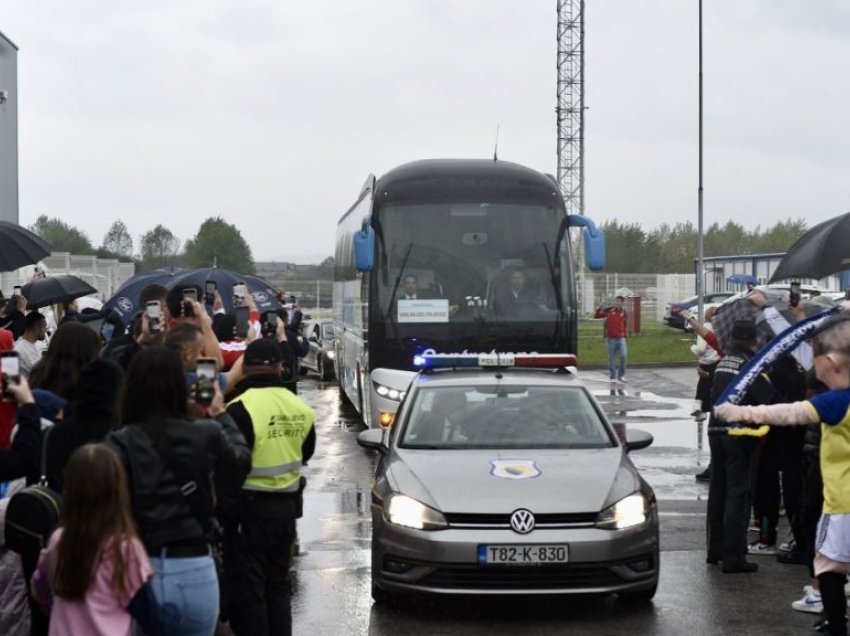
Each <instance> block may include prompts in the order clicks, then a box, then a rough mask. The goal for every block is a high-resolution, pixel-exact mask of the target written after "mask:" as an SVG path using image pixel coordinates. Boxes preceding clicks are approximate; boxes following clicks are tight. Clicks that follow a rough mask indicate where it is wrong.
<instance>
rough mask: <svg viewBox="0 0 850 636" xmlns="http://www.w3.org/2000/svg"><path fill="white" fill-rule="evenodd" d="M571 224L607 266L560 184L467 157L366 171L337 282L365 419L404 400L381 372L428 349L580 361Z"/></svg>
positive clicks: (344, 372)
mask: <svg viewBox="0 0 850 636" xmlns="http://www.w3.org/2000/svg"><path fill="white" fill-rule="evenodd" d="M570 227H581V228H584V231H583V234H584V247H585V249H584V251H585V256H586V260H587V265H588V267H589V268H590V269H591V270H594V271H596V270H599V269H602V267H603V266H604V261H605V245H604V238H603V236H602V233H601V231H600V230H599V229H598V228H597V227H596V225H595V224H594V223H593V222H592V221H591V220H590V219H588V218H587V217H584V216H581V215H568V214H566V209H565V207H564V201H563V198H562V196H561V193H560V190H559V188H558V184H557V182H556V181H555V179H554V178H553V177H552V176H551V175H544V174H542V173H539V172H536V171H535V170H532V169H529V168H526V167H524V166H521V165H518V164H515V163H510V162H506V161H501V160H462V159H435V160H423V161H415V162H412V163H408V164H404V165H402V166H399V167H398V168H395V169H394V170H391V171H390V172H388V173H387V174H385V175H384V176H383V177H381V178H380V179H376V178H375V177H374V176H373V175H369V177H368V178H367V179H366V183H365V184H364V185H363V188H362V190H361V192H360V196H358V197H357V200H356V201H355V203H354V205H352V206H351V207H350V208H349V210H348V211H347V212H346V213H345V214H344V215H343V216H342V218H341V219H340V221H339V224H338V227H337V241H336V252H335V256H334V259H335V261H334V286H333V298H334V300H333V302H334V322H335V325H334V330H335V334H336V340H335V345H334V346H335V358H334V360H335V363H334V364H335V367H336V377H337V378H338V380H339V383H340V387H341V391H342V394H343V396H344V397H345V398H347V399H348V400H350V401H351V403H352V404H353V405H354V406H355V407H356V408H357V410H358V411H359V412H360V414H361V416H362V417H363V420H364V422H365V423H366V424H367V425H368V426H370V427H373V426H377V425H378V423H379V420H380V418H381V414H384V416H385V415H386V413H395V411H396V409H397V407H398V404H399V402H400V401H401V400H402V399H403V397H404V390H405V388H406V384H405V382H406V381H407V380H404V379H402V380H397V379H394V376H393V374H391V373H389V374H388V373H384V370H386V369H395V370H407V371H412V370H414V369H415V365H414V357H415V356H417V355H419V354H422V353H463V352H468V353H479V352H491V351H506V352H507V351H510V352H527V353H532V352H537V353H576V339H577V311H576V294H575V281H574V277H575V271H574V267H573V261H572V248H571V243H570V233H569V232H568V230H569V228H570ZM376 369H377V370H378V372H377V373H373V371H375V370H376ZM406 378H407V379H408V380H409V376H406Z"/></svg>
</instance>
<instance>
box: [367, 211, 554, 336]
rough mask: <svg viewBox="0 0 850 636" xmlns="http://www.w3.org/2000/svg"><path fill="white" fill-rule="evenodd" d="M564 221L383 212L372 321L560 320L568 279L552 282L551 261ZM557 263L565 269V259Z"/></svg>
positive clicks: (537, 216) (497, 214)
mask: <svg viewBox="0 0 850 636" xmlns="http://www.w3.org/2000/svg"><path fill="white" fill-rule="evenodd" d="M562 218H563V210H561V209H559V208H556V207H554V206H542V205H522V204H515V203H425V204H392V205H390V204H387V205H384V206H382V207H380V209H379V212H378V214H377V221H378V222H377V232H378V235H379V241H378V258H377V267H378V271H377V274H378V275H377V276H375V277H373V284H375V288H376V289H375V295H374V296H373V302H375V303H376V305H377V309H378V316H377V318H378V319H379V320H381V319H382V320H383V321H385V322H387V323H393V324H394V325H396V327H397V328H398V327H402V328H403V326H404V325H406V324H410V325H421V324H422V323H441V322H442V323H449V322H452V323H456V322H461V323H462V322H472V321H486V322H488V323H511V322H519V321H522V322H525V323H528V322H532V323H533V322H552V321H555V320H558V317H559V315H560V313H561V311H562V310H563V305H562V304H563V302H564V293H565V291H566V288H565V287H566V285H565V281H566V277H562V276H560V275H558V276H556V275H555V269H554V267H555V264H554V263H553V258H555V255H556V253H557V250H556V244H555V242H556V240H557V233H558V227H559V224H560V222H561V220H562ZM390 237H391V240H390ZM382 239H386V240H382ZM563 251H564V252H566V250H563ZM560 256H561V259H560V260H561V261H563V263H564V264H565V265H566V263H567V260H566V259H567V258H568V254H566V253H562V254H561V255H560ZM566 267H567V269H569V267H568V265H566ZM559 269H560V267H559ZM553 280H556V281H558V283H557V285H558V286H559V288H556V286H555V284H554V283H553ZM374 309H375V307H373V310H374Z"/></svg>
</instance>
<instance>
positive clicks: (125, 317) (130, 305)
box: [103, 267, 186, 326]
mask: <svg viewBox="0 0 850 636" xmlns="http://www.w3.org/2000/svg"><path fill="white" fill-rule="evenodd" d="M184 271H186V270H184V269H181V268H179V267H163V268H161V269H153V270H149V271H146V272H139V273H138V274H136V275H135V276H133V277H132V278H130V279H128V280H126V281H124V284H123V285H121V287H119V288H118V291H117V292H115V294H114V295H113V296H112V298H110V299H109V300H107V301H106V302H105V303H104V305H103V309H104V311H105V312H106V315H109V312H110V311H111V312H112V313H113V314H117V315H118V316H120V317H121V320H122V321H123V322H124V325H125V326H126V325H129V324H130V322H131V321H132V320H133V316H135V315H136V313H137V312H138V311H139V310H140V309H142V307H139V296H141V294H142V290H143V289H144V288H145V287H147V286H148V285H150V284H151V283H159V284H160V285H164V286H165V287H170V286H171V282H173V281H174V279H175V277H176V276H177V275H179V274H180V273H182V272H184Z"/></svg>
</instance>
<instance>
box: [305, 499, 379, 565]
mask: <svg viewBox="0 0 850 636" xmlns="http://www.w3.org/2000/svg"><path fill="white" fill-rule="evenodd" d="M370 506H371V493H370V491H369V490H367V489H364V490H358V489H349V490H344V491H341V492H322V491H319V492H315V491H310V489H309V488H308V489H307V490H306V491H305V493H304V516H303V517H302V518H301V519H300V520H299V521H298V538H299V541H300V543H301V546H302V548H306V549H308V550H312V549H318V550H336V549H343V547H344V546H348V547H351V546H355V545H356V546H357V547H364V546H365V547H368V544H369V539H370V537H371V527H372V517H371V508H370Z"/></svg>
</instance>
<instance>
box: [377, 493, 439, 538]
mask: <svg viewBox="0 0 850 636" xmlns="http://www.w3.org/2000/svg"><path fill="white" fill-rule="evenodd" d="M384 514H385V517H386V519H387V521H389V522H390V523H392V524H395V525H397V526H403V527H405V528H415V529H416V530H440V529H442V528H447V527H448V525H449V524H448V522H447V521H446V518H445V517H444V516H443V513H442V512H440V511H439V510H434V509H433V508H430V507H428V506H426V505H425V504H423V503H422V502H420V501H416V499H413V498H412V497H408V496H407V495H402V494H399V493H394V494H392V495H390V498H389V501H388V502H387V507H386V508H385V513H384Z"/></svg>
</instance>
